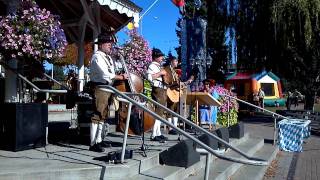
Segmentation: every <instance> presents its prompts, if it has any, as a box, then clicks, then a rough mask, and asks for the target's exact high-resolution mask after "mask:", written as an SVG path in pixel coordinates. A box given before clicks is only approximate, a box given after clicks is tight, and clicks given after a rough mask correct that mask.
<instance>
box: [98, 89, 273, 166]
mask: <svg viewBox="0 0 320 180" xmlns="http://www.w3.org/2000/svg"><path fill="white" fill-rule="evenodd" d="M98 88H99V89H100V90H102V91H106V92H110V90H112V91H113V92H114V93H115V94H117V95H118V96H121V97H122V98H123V99H126V100H127V101H129V102H130V103H132V104H134V105H135V106H137V107H138V108H141V109H143V110H144V111H146V112H148V113H149V114H150V115H152V116H153V117H155V118H157V119H158V120H160V121H161V122H162V123H164V124H166V125H167V126H169V127H171V128H173V129H175V130H176V131H177V132H179V133H181V134H182V135H184V136H186V137H187V138H189V139H191V140H193V141H194V142H196V143H197V144H199V145H200V146H201V147H202V148H203V149H205V150H207V151H208V152H210V153H211V154H213V155H215V156H217V157H218V158H221V159H224V160H228V161H233V162H238V163H244V164H250V165H259V166H265V165H268V164H269V163H268V162H267V161H265V160H262V159H260V158H255V157H251V156H249V155H247V154H246V153H244V152H242V151H241V150H239V149H237V148H236V147H233V146H232V145H230V144H229V143H228V142H226V141H224V140H223V139H221V138H219V137H218V136H215V135H214V134H212V133H210V132H208V131H206V130H205V129H203V128H202V127H199V126H197V125H195V124H194V123H193V122H191V121H189V120H188V119H185V118H184V117H182V116H181V115H179V114H177V113H175V112H174V111H172V110H170V109H168V108H167V107H165V106H163V105H162V104H160V103H158V102H156V101H154V100H152V99H150V98H149V97H147V96H145V95H144V94H141V93H140V94H137V93H132V94H133V95H139V96H141V97H143V98H144V99H146V100H148V101H150V102H152V103H153V104H156V105H157V106H159V107H161V108H163V109H165V110H166V111H167V112H169V113H170V114H172V115H174V116H176V117H178V118H179V119H181V120H183V121H184V122H185V123H187V124H189V125H190V126H192V127H194V128H195V129H198V130H199V131H201V132H203V133H205V134H207V135H209V136H211V137H212V138H214V139H216V140H218V141H219V142H221V143H222V144H224V145H226V146H227V147H229V148H230V149H232V150H234V151H236V152H237V153H239V154H241V155H242V156H244V157H245V158H247V160H246V159H241V158H234V157H227V156H224V155H222V154H218V153H217V152H216V151H215V150H213V149H212V148H211V147H209V146H207V145H206V144H204V143H203V142H201V141H200V140H199V139H197V138H195V137H193V136H191V135H190V134H188V133H187V132H185V131H183V130H181V129H180V128H177V127H175V126H174V125H172V124H171V123H169V122H168V121H167V120H165V119H164V118H162V117H161V116H159V115H158V114H156V113H155V112H153V111H151V110H150V109H148V108H146V107H144V106H143V105H141V104H139V103H137V102H136V101H135V100H134V99H132V98H130V97H129V96H128V95H126V94H124V93H122V92H120V91H119V90H117V89H116V88H114V87H112V86H110V85H99V86H98Z"/></svg>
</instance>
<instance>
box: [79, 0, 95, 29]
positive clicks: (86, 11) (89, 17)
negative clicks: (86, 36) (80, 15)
mask: <svg viewBox="0 0 320 180" xmlns="http://www.w3.org/2000/svg"><path fill="white" fill-rule="evenodd" d="M80 2H81V5H82V8H83V11H84V14H85V15H86V16H87V20H88V22H89V23H91V24H92V25H94V26H95V23H94V18H93V15H92V12H91V11H90V8H89V6H88V4H87V2H86V1H85V0H80Z"/></svg>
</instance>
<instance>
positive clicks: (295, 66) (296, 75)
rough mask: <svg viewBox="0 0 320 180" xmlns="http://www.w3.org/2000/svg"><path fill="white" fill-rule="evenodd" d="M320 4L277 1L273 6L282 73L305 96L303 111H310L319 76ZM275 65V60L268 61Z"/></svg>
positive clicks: (303, 0) (304, 0)
mask: <svg viewBox="0 0 320 180" xmlns="http://www.w3.org/2000/svg"><path fill="white" fill-rule="evenodd" d="M319 18H320V1H319V0H278V1H275V2H274V3H273V5H272V23H273V27H274V30H275V31H274V38H275V43H276V44H277V47H278V48H279V49H280V52H279V54H278V55H279V58H281V59H283V61H282V62H283V63H281V64H279V65H280V68H283V69H282V70H283V72H282V74H283V75H284V76H285V77H286V78H288V80H289V81H295V82H296V83H294V84H291V87H292V88H297V89H300V90H302V91H303V92H304V93H305V95H306V102H305V109H307V110H312V109H313V103H314V98H315V92H317V91H319V88H320V87H319V84H318V82H317V78H318V77H319V75H320V61H319V58H320V25H319V20H320V19H319ZM271 62H273V63H275V61H271Z"/></svg>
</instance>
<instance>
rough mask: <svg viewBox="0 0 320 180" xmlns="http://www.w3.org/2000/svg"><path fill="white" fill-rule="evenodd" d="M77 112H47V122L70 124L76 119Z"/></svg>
mask: <svg viewBox="0 0 320 180" xmlns="http://www.w3.org/2000/svg"><path fill="white" fill-rule="evenodd" d="M77 117H78V116H77V111H75V112H74V111H71V110H66V111H49V112H48V122H49V123H50V122H71V121H72V120H76V119H77Z"/></svg>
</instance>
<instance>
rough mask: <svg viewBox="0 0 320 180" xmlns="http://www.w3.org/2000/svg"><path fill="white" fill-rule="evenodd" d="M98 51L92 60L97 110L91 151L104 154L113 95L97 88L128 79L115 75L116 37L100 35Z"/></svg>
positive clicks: (91, 133)
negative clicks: (104, 141)
mask: <svg viewBox="0 0 320 180" xmlns="http://www.w3.org/2000/svg"><path fill="white" fill-rule="evenodd" d="M97 43H98V51H96V52H95V53H94V54H93V55H92V58H91V63H90V80H91V81H92V84H93V85H94V96H95V109H94V115H93V116H92V117H91V121H92V123H91V125H90V148H89V150H90V151H95V152H103V151H104V149H103V146H104V144H103V142H102V140H103V137H102V129H103V124H104V121H105V119H106V117H107V115H108V105H109V104H108V102H109V98H110V96H111V93H108V92H105V91H102V90H100V89H99V88H97V87H96V86H97V85H112V84H113V82H114V80H125V79H128V75H127V74H120V75H116V74H115V65H114V61H113V60H112V58H111V56H110V54H111V49H112V44H113V43H115V37H113V36H112V35H108V34H100V35H99V37H98V42H97Z"/></svg>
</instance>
